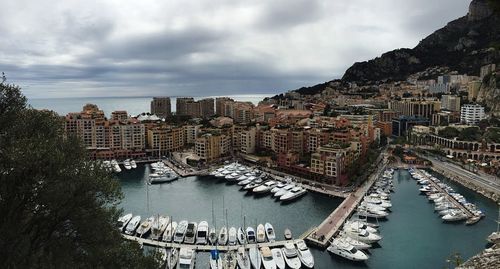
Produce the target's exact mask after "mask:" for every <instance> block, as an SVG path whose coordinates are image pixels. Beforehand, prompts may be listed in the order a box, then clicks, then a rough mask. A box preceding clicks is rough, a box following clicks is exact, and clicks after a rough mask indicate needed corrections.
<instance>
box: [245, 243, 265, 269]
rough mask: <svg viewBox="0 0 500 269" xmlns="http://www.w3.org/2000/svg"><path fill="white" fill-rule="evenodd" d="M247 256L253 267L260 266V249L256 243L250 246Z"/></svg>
mask: <svg viewBox="0 0 500 269" xmlns="http://www.w3.org/2000/svg"><path fill="white" fill-rule="evenodd" d="M248 256H249V257H250V263H251V264H252V266H253V268H259V269H260V267H261V266H262V259H261V257H260V251H259V249H258V248H257V245H254V246H253V247H250V249H249V250H248Z"/></svg>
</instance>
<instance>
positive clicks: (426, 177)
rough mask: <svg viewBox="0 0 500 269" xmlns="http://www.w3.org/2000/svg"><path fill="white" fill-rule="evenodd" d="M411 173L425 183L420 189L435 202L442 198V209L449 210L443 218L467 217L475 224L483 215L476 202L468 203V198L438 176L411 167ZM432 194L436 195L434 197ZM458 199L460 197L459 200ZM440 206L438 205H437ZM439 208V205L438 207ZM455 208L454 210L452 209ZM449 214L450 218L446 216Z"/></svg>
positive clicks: (419, 181)
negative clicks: (442, 181) (441, 180)
mask: <svg viewBox="0 0 500 269" xmlns="http://www.w3.org/2000/svg"><path fill="white" fill-rule="evenodd" d="M409 171H410V174H411V175H412V177H413V178H414V179H416V180H418V183H419V184H420V185H423V186H424V187H422V188H421V189H420V191H423V192H424V193H425V194H426V195H428V196H429V199H432V201H434V202H436V203H437V202H438V201H439V200H438V199H440V200H441V201H442V202H441V204H443V206H444V207H442V208H443V209H442V210H436V211H444V210H448V211H449V212H451V213H449V214H444V216H443V220H447V221H460V220H464V219H467V221H468V223H467V224H475V223H476V222H477V221H479V220H480V219H481V217H483V215H482V212H481V211H480V210H478V209H477V208H476V206H475V205H474V204H471V203H467V202H466V200H465V199H464V198H463V196H461V195H460V194H458V193H455V192H454V190H453V189H451V188H450V187H449V186H447V185H446V184H444V183H441V182H440V181H439V180H438V179H437V178H435V177H433V176H431V175H430V174H429V173H428V172H425V171H422V170H418V169H410V170H409ZM432 195H435V196H434V197H436V198H433V197H432ZM457 199H460V201H459V200H457ZM437 206H438V205H437ZM436 209H438V207H436ZM451 210H453V211H451ZM447 216H449V218H446V217H447Z"/></svg>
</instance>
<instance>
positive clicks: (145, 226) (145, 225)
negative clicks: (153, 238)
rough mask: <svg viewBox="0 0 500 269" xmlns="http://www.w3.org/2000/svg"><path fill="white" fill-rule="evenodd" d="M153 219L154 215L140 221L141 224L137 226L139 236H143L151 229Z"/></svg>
mask: <svg viewBox="0 0 500 269" xmlns="http://www.w3.org/2000/svg"><path fill="white" fill-rule="evenodd" d="M154 221H155V217H154V216H151V217H149V218H147V219H146V220H145V221H143V222H142V223H141V225H139V227H138V228H137V231H136V233H137V235H138V236H139V237H143V236H145V235H146V234H147V233H149V231H150V230H151V226H152V225H153V222H154Z"/></svg>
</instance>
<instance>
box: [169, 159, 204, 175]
mask: <svg viewBox="0 0 500 269" xmlns="http://www.w3.org/2000/svg"><path fill="white" fill-rule="evenodd" d="M163 163H165V165H166V166H168V167H169V168H171V169H172V170H174V172H175V173H177V174H178V175H179V176H181V177H189V176H204V175H207V174H208V170H207V169H204V170H193V171H186V170H184V169H180V168H179V167H177V166H176V165H174V164H173V163H172V162H170V161H168V160H164V161H163Z"/></svg>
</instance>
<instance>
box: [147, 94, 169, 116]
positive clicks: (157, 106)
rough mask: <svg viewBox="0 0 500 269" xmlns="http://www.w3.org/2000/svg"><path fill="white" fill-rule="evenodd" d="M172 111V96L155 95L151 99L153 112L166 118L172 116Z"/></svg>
mask: <svg viewBox="0 0 500 269" xmlns="http://www.w3.org/2000/svg"><path fill="white" fill-rule="evenodd" d="M171 113H172V111H171V104H170V97H153V100H152V101H151V114H154V115H157V116H159V117H163V118H165V117H167V116H170V115H171Z"/></svg>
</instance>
